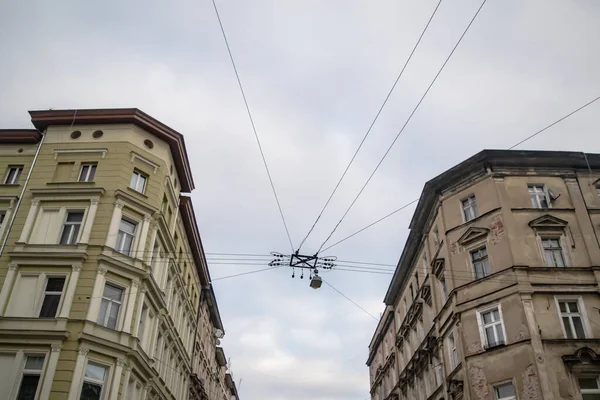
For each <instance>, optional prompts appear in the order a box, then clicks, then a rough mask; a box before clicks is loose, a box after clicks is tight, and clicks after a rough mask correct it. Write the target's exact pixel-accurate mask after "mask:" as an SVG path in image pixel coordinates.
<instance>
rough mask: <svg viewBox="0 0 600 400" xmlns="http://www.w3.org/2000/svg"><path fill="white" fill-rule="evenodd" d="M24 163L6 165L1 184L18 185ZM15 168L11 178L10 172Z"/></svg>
mask: <svg viewBox="0 0 600 400" xmlns="http://www.w3.org/2000/svg"><path fill="white" fill-rule="evenodd" d="M24 168H25V166H24V165H8V166H7V167H6V172H5V173H4V179H3V180H2V184H3V185H18V184H19V180H20V179H21V174H22V173H23V169H24ZM13 170H15V171H16V173H15V175H13V176H12V179H10V180H9V178H11V172H12V171H13Z"/></svg>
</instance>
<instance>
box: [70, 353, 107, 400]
mask: <svg viewBox="0 0 600 400" xmlns="http://www.w3.org/2000/svg"><path fill="white" fill-rule="evenodd" d="M90 363H91V364H92V365H95V366H98V367H104V368H106V370H105V371H106V372H105V374H104V381H102V383H101V385H102V388H101V389H100V396H99V397H98V398H99V399H100V400H104V399H105V398H106V393H107V390H108V388H110V384H111V372H112V367H113V366H112V365H111V364H107V363H105V362H102V361H100V360H97V359H95V358H87V360H86V361H85V366H84V368H83V374H82V376H81V384H80V385H79V393H78V394H77V398H78V399H81V392H82V391H83V385H84V384H85V382H86V381H87V382H90V383H92V384H96V385H97V384H99V382H98V381H97V380H95V379H93V378H88V377H86V373H87V368H88V365H89V364H90Z"/></svg>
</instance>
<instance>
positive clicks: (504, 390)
mask: <svg viewBox="0 0 600 400" xmlns="http://www.w3.org/2000/svg"><path fill="white" fill-rule="evenodd" d="M494 394H495V395H496V400H515V399H516V398H517V397H516V395H515V387H514V386H513V384H512V382H506V383H502V384H500V385H496V386H494Z"/></svg>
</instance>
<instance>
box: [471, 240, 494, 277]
mask: <svg viewBox="0 0 600 400" xmlns="http://www.w3.org/2000/svg"><path fill="white" fill-rule="evenodd" d="M471 262H472V263H473V271H475V279H481V278H485V277H486V276H488V275H489V274H490V262H489V259H488V254H487V249H486V248H485V247H483V248H481V249H479V250H475V251H472V252H471Z"/></svg>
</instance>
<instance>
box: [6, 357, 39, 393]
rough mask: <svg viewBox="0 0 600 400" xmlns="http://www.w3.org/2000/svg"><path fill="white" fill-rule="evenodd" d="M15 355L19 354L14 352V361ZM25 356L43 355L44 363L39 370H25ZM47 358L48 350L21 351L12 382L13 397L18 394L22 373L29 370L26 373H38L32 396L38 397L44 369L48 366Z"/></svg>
mask: <svg viewBox="0 0 600 400" xmlns="http://www.w3.org/2000/svg"><path fill="white" fill-rule="evenodd" d="M16 357H19V354H16V356H15V361H16ZM27 357H44V364H43V365H42V369H41V370H26V369H25V365H26V363H27ZM48 358H49V354H48V352H43V351H41V352H40V351H27V350H24V351H23V352H22V353H21V360H20V362H19V372H18V374H17V379H16V380H15V382H14V384H13V390H12V393H13V395H14V398H15V399H16V398H17V396H18V395H19V390H20V389H21V383H22V382H23V375H25V374H26V373H28V372H27V371H30V372H29V373H28V374H29V375H37V374H38V373H39V376H40V380H39V381H38V385H37V388H36V391H35V397H34V398H35V399H38V398H39V395H40V390H42V386H43V385H44V375H45V372H46V369H47V366H48ZM5 394H6V393H5Z"/></svg>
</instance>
